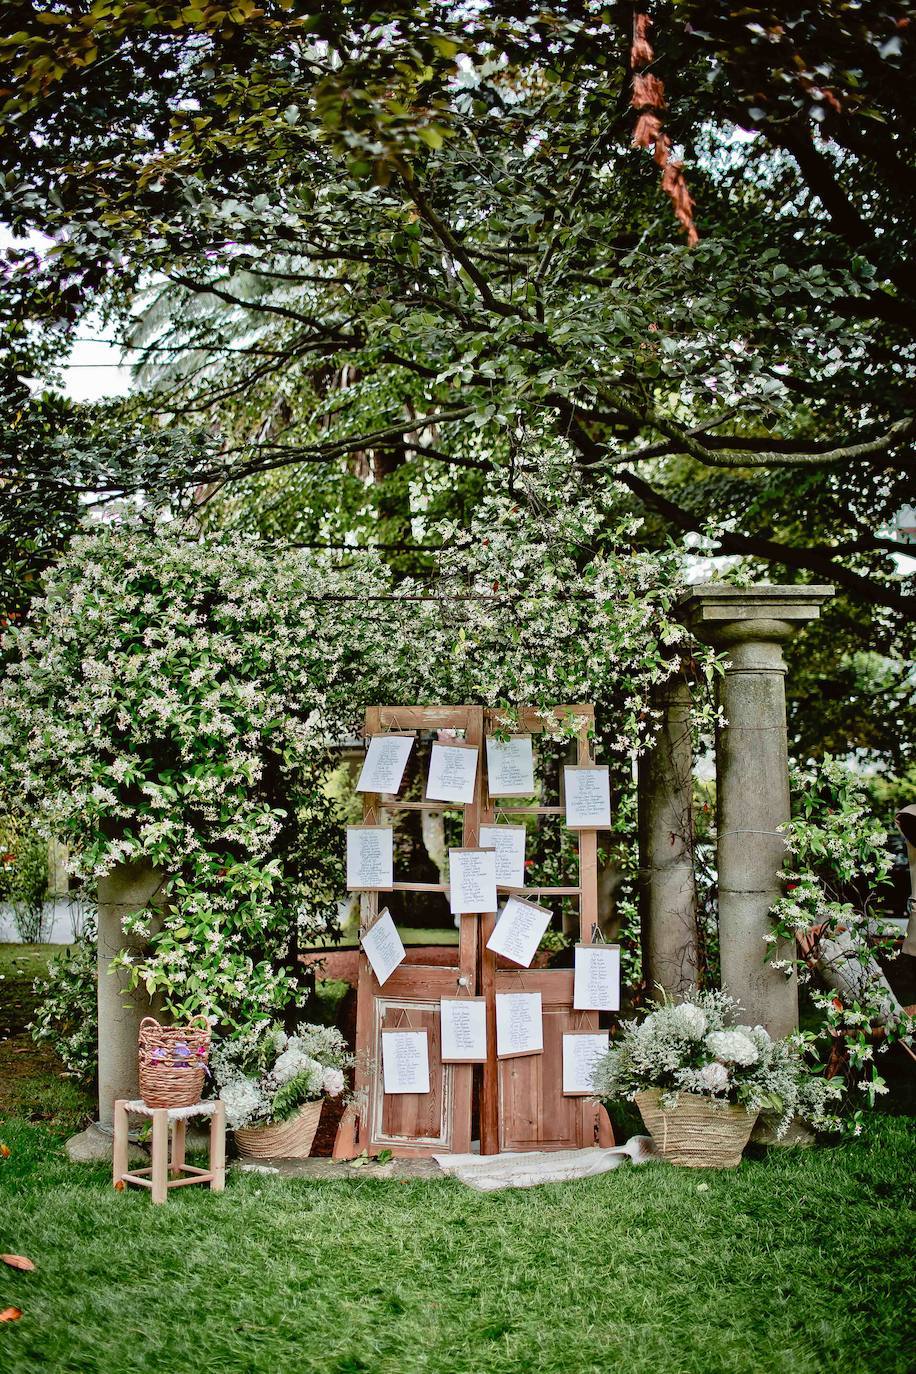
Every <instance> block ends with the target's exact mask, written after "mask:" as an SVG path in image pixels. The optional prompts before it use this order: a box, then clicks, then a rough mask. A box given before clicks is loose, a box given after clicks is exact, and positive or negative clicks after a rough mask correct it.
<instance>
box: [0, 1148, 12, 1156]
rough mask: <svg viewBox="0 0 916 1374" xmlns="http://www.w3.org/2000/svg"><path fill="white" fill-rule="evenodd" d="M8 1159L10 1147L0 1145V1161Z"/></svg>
mask: <svg viewBox="0 0 916 1374" xmlns="http://www.w3.org/2000/svg"><path fill="white" fill-rule="evenodd" d="M9 1157H10V1147H9V1145H0V1159H9Z"/></svg>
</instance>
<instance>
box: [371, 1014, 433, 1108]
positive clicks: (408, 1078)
mask: <svg viewBox="0 0 916 1374" xmlns="http://www.w3.org/2000/svg"><path fill="white" fill-rule="evenodd" d="M382 1074H383V1078H384V1085H385V1092H386V1093H428V1092H429V1034H428V1032H427V1031H425V1030H400V1029H398V1030H388V1029H387V1028H386V1027H384V1026H383V1027H382Z"/></svg>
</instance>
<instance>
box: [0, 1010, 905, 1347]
mask: <svg viewBox="0 0 916 1374" xmlns="http://www.w3.org/2000/svg"><path fill="white" fill-rule="evenodd" d="M3 986H4V985H2V984H0V988H2V987H3ZM2 995H3V994H2V992H0V997H2ZM0 1020H2V1018H0ZM46 1072H47V1066H45V1067H44V1068H42V1069H41V1071H40V1072H39V1073H38V1075H37V1076H36V1077H35V1078H34V1079H32V1080H29V1079H28V1078H27V1077H26V1078H21V1079H20V1081H19V1083H18V1087H17V1104H16V1105H17V1110H18V1114H17V1115H15V1116H12V1115H8V1116H7V1118H6V1119H5V1120H3V1121H2V1124H0V1141H3V1142H4V1143H5V1144H6V1145H7V1146H8V1147H9V1155H8V1157H4V1158H0V1251H12V1252H14V1253H18V1254H25V1255H28V1256H30V1257H31V1258H32V1259H33V1260H34V1261H35V1262H36V1264H37V1266H38V1268H37V1271H36V1272H35V1273H32V1274H24V1273H18V1272H15V1271H13V1270H7V1269H5V1268H4V1267H3V1266H0V1309H2V1308H3V1307H5V1306H6V1305H8V1304H11V1305H15V1306H17V1307H20V1308H22V1310H23V1316H22V1319H21V1320H20V1321H18V1322H13V1323H9V1324H4V1325H0V1370H2V1371H3V1374H25V1372H26V1371H28V1372H29V1374H31V1372H32V1371H37V1370H46V1371H50V1372H51V1374H69V1371H73V1374H96V1372H97V1374H134V1371H136V1374H166V1371H168V1374H198V1372H199V1374H262V1371H263V1374H356V1372H357V1371H371V1374H496V1371H499V1374H522V1371H525V1372H527V1371H532V1374H535V1372H536V1374H561V1372H562V1374H585V1371H589V1374H591V1371H595V1374H610V1372H611V1371H614V1370H618V1371H622V1372H623V1374H643V1371H645V1374H649V1372H650V1371H651V1372H652V1374H656V1371H663V1372H664V1374H718V1372H719V1371H722V1372H723V1374H725V1372H726V1371H728V1374H755V1372H756V1371H761V1372H763V1371H766V1372H767V1374H769V1371H774V1374H823V1371H826V1370H835V1371H838V1374H853V1372H854V1371H855V1372H856V1374H871V1371H874V1374H879V1371H881V1372H882V1374H897V1372H898V1371H899V1374H903V1372H904V1371H908V1370H910V1369H912V1368H913V1366H914V1363H916V1359H914V1357H916V1338H914V1319H913V1304H912V1299H911V1295H910V1292H909V1287H910V1284H911V1270H912V1253H913V1241H914V1228H913V1224H912V1217H913V1192H914V1181H913V1158H914V1146H916V1122H914V1121H913V1120H912V1119H909V1118H906V1117H890V1116H877V1117H875V1118H873V1119H872V1121H871V1122H870V1123H869V1126H868V1129H867V1132H866V1134H865V1135H864V1136H863V1137H862V1138H861V1139H860V1140H858V1141H856V1142H851V1143H847V1144H843V1145H841V1146H837V1147H824V1148H820V1149H817V1150H813V1151H791V1150H786V1151H779V1150H772V1151H770V1152H769V1153H768V1154H766V1155H762V1154H760V1155H758V1156H757V1157H754V1158H749V1159H746V1160H745V1161H744V1163H743V1164H742V1165H741V1168H740V1169H739V1170H737V1171H735V1172H732V1173H729V1172H725V1173H718V1172H709V1173H698V1172H692V1171H688V1170H683V1171H679V1170H676V1169H672V1168H670V1167H668V1166H665V1165H658V1164H653V1165H647V1166H644V1167H642V1168H640V1169H634V1168H630V1167H628V1166H624V1167H623V1168H621V1169H619V1170H618V1171H616V1172H615V1173H612V1174H607V1175H605V1176H604V1177H601V1178H596V1179H590V1180H584V1181H582V1182H579V1183H573V1184H565V1185H550V1186H546V1187H542V1188H539V1189H535V1190H532V1191H529V1192H509V1193H503V1194H496V1195H491V1196H486V1195H483V1194H477V1193H473V1192H471V1191H469V1190H467V1189H465V1188H463V1187H462V1186H461V1185H460V1184H458V1183H455V1182H452V1181H450V1180H443V1181H441V1182H432V1183H430V1182H426V1181H411V1182H396V1181H381V1180H377V1179H369V1178H366V1177H365V1176H361V1175H360V1174H359V1173H356V1172H354V1171H348V1170H347V1168H346V1166H341V1178H340V1181H332V1182H318V1181H310V1182H306V1181H301V1180H283V1179H280V1178H278V1177H276V1176H270V1175H262V1174H238V1173H232V1174H231V1175H230V1181H229V1185H228V1187H227V1190H226V1192H225V1193H223V1194H221V1195H211V1194H210V1193H208V1192H206V1191H205V1190H203V1189H199V1190H198V1189H184V1190H180V1191H179V1192H177V1193H175V1194H173V1195H172V1196H171V1197H170V1198H169V1200H168V1202H167V1203H166V1205H165V1206H164V1207H160V1208H153V1207H151V1205H150V1203H149V1199H148V1197H147V1196H146V1195H145V1194H142V1193H140V1192H132V1191H128V1192H124V1193H116V1192H114V1191H113V1189H112V1188H111V1182H110V1175H109V1174H108V1173H107V1172H106V1171H105V1170H101V1169H95V1168H90V1167H86V1166H73V1165H69V1164H68V1163H67V1162H66V1160H65V1158H64V1157H63V1155H62V1151H61V1143H62V1140H63V1138H64V1135H65V1134H66V1129H67V1125H68V1124H69V1118H68V1117H67V1115H66V1111H67V1102H64V1103H63V1108H64V1114H63V1116H62V1117H57V1116H55V1113H54V1110H53V1109H52V1108H53V1103H51V1105H50V1108H49V1106H48V1100H47V1099H46V1097H43V1094H46V1093H47V1091H48V1088H47V1083H46V1081H45V1079H46ZM43 1085H44V1086H43ZM71 1091H72V1092H74V1093H75V1091H76V1090H75V1089H73V1090H71ZM30 1095H31V1096H30ZM28 1100H31V1101H32V1102H33V1103H38V1104H39V1105H38V1107H37V1109H33V1111H32V1112H31V1115H33V1116H34V1115H35V1114H36V1111H37V1114H38V1115H39V1116H42V1117H45V1118H48V1117H50V1119H43V1120H37V1121H36V1120H28V1119H26V1118H27V1117H28V1116H29V1115H30V1113H29V1111H27V1110H26V1108H25V1103H26V1101H28ZM68 1102H69V1107H70V1108H71V1109H73V1108H74V1102H73V1100H70V1099H68ZM42 1103H44V1104H45V1105H41V1104H42Z"/></svg>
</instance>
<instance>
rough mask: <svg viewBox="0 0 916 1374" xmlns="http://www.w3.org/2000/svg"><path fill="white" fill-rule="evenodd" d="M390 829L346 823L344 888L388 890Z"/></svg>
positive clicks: (391, 874)
mask: <svg viewBox="0 0 916 1374" xmlns="http://www.w3.org/2000/svg"><path fill="white" fill-rule="evenodd" d="M393 884H394V830H393V828H392V827H391V826H390V825H348V826H347V887H349V888H357V889H358V890H361V891H367V890H368V891H388V892H390V891H391V888H392V885H393Z"/></svg>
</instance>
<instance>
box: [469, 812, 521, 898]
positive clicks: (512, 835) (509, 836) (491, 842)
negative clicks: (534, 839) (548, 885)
mask: <svg viewBox="0 0 916 1374" xmlns="http://www.w3.org/2000/svg"><path fill="white" fill-rule="evenodd" d="M525 834H526V831H525V827H524V826H523V825H482V826H481V827H480V843H481V845H482V846H483V848H484V849H490V848H492V849H495V850H496V886H497V887H524V886H525Z"/></svg>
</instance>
